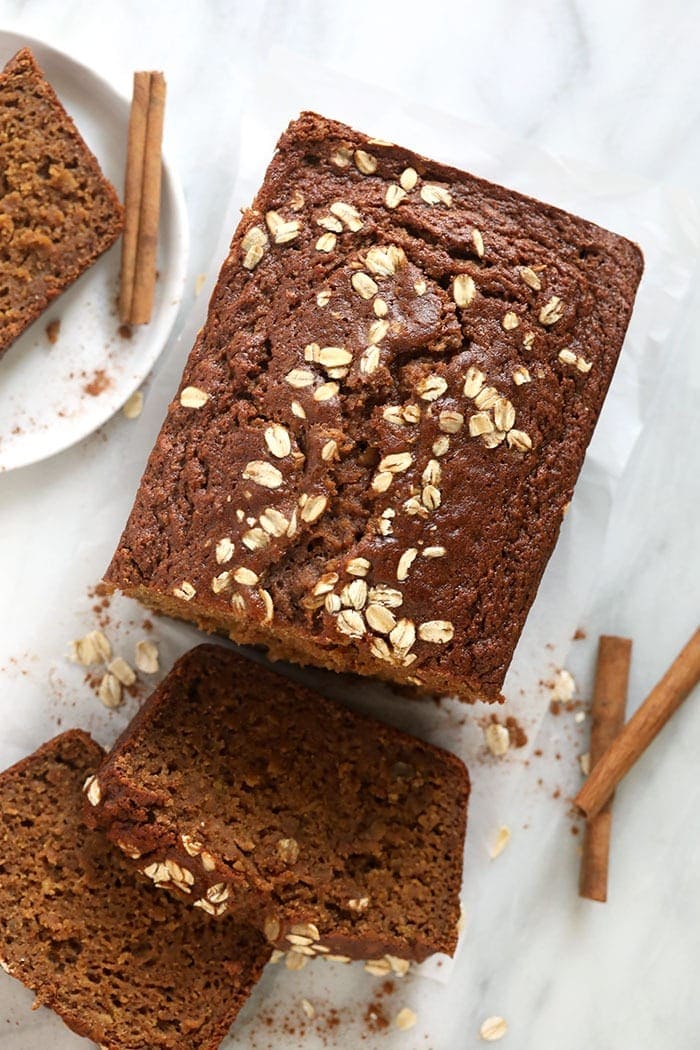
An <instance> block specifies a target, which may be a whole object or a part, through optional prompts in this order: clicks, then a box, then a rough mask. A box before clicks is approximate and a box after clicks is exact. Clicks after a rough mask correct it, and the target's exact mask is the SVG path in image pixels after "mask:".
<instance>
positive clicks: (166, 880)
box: [86, 645, 469, 961]
mask: <svg viewBox="0 0 700 1050" xmlns="http://www.w3.org/2000/svg"><path fill="white" fill-rule="evenodd" d="M468 796H469V778H468V775H467V771H466V769H465V767H464V765H463V763H462V762H461V761H460V759H459V758H457V757H456V756H455V755H453V754H451V753H450V752H448V751H443V750H442V749H441V748H438V747H434V746H433V745H432V744H428V743H425V742H424V741H422V740H416V739H415V738H414V737H411V736H408V735H407V734H406V733H402V732H400V731H399V730H398V729H394V728H392V727H391V726H388V725H384V724H382V723H380V722H377V721H375V720H374V719H371V718H367V717H363V716H361V715H359V714H356V713H354V712H353V711H350V710H348V709H347V708H345V707H343V706H342V705H341V704H337V703H334V702H332V701H330V700H327V699H325V698H324V697H322V696H320V695H319V694H317V693H315V692H312V691H311V690H309V689H305V688H303V687H302V686H300V685H297V684H296V683H294V682H291V681H289V680H288V679H286V678H282V677H281V676H280V675H277V674H274V673H273V672H271V671H269V670H266V669H265V668H263V667H261V666H260V665H258V664H254V663H251V661H249V660H246V659H244V658H242V657H241V656H239V655H238V654H236V653H234V652H232V651H230V650H228V649H224V648H222V647H220V646H214V645H202V646H199V647H198V648H197V649H194V650H192V651H191V652H190V653H188V654H187V655H185V656H184V657H182V659H181V660H180V661H179V662H178V663H177V664H176V665H175V667H174V668H173V670H172V671H171V673H170V674H169V675H168V676H167V678H166V679H165V680H164V681H163V682H162V683H161V685H160V686H159V688H158V689H157V690H156V692H155V693H154V694H153V695H152V696H151V697H150V699H149V700H148V701H147V702H146V704H145V705H144V706H143V707H142V708H141V711H140V713H139V714H138V715H137V716H136V718H135V720H134V721H133V722H132V724H131V725H130V726H129V728H128V729H127V730H126V731H125V733H124V734H123V735H122V737H121V738H120V740H119V741H118V742H117V744H116V746H115V748H114V750H113V751H112V752H111V754H110V755H109V756H108V757H107V760H106V761H105V763H104V765H103V766H102V767H101V768H100V770H99V771H98V773H97V777H96V779H95V780H94V781H92V782H91V784H90V785H89V790H88V792H87V799H88V803H89V804H88V805H86V810H87V812H88V820H90V819H93V820H97V821H98V822H99V823H101V824H102V825H103V826H105V827H107V828H108V829H109V830H108V834H109V836H110V838H112V840H113V841H115V842H117V843H119V844H120V845H121V846H122V848H123V849H124V850H125V851H126V852H127V853H128V854H131V855H138V856H137V859H136V860H135V863H136V864H137V865H138V867H139V868H140V870H141V871H143V872H144V873H145V874H146V875H148V876H149V877H150V878H152V879H153V881H154V882H155V883H156V884H157V885H159V886H164V887H167V888H169V889H171V890H174V891H175V892H176V893H177V894H178V895H179V896H181V897H184V898H185V899H186V900H188V901H190V903H191V904H193V905H194V906H195V907H198V908H200V909H202V910H204V911H206V912H208V913H209V914H211V915H212V916H220V915H224V914H226V913H228V914H231V913H233V914H234V915H236V916H238V917H242V918H244V919H245V920H247V921H251V922H253V923H254V924H255V925H257V926H259V927H260V928H262V929H263V930H264V931H265V933H266V935H267V937H268V938H269V940H270V942H271V943H273V944H274V945H275V946H276V947H277V948H279V949H284V950H287V951H292V952H297V953H301V954H304V955H307V956H311V955H316V954H323V955H328V954H331V955H340V956H345V957H350V958H356V959H378V958H380V957H382V956H385V955H390V956H393V957H396V958H399V959H401V960H404V961H406V960H416V961H421V960H423V959H425V958H426V956H428V955H431V954H433V953H435V952H446V953H449V954H451V953H452V952H453V951H454V948H455V946H456V943H457V925H458V921H459V912H460V909H459V891H460V886H461V881H462V858H463V849H464V835H465V827H466V812H467V801H468Z"/></svg>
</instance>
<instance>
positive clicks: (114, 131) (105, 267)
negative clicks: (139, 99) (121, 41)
mask: <svg viewBox="0 0 700 1050" xmlns="http://www.w3.org/2000/svg"><path fill="white" fill-rule="evenodd" d="M25 46H26V47H30V48H31V49H32V51H33V53H34V55H35V56H36V59H37V61H38V62H39V64H40V66H41V67H42V69H43V70H44V72H45V74H46V76H47V78H48V79H49V81H50V82H51V84H52V85H53V87H54V88H55V90H56V92H57V94H58V96H59V98H60V99H61V102H62V103H63V105H64V106H65V107H66V109H67V110H68V112H69V113H70V115H71V116H72V117H73V118H74V120H75V122H76V124H77V126H78V128H79V130H80V133H81V134H82V136H83V137H84V139H85V141H86V142H87V144H88V145H89V147H90V149H91V150H92V151H93V153H94V154H95V156H96V157H97V159H98V160H99V162H100V165H101V167H102V170H103V171H104V173H105V175H106V176H107V178H108V179H110V180H111V181H112V182H113V183H114V185H115V186H116V188H117V191H118V193H119V194H120V195H121V193H122V190H123V184H124V165H125V160H126V142H127V131H128V122H129V101H128V100H127V99H125V98H123V97H122V96H121V95H119V94H118V93H117V92H116V91H115V90H114V88H112V87H111V86H110V85H109V84H108V83H106V81H104V80H103V79H102V78H101V77H99V76H98V75H97V74H96V73H94V72H93V71H92V70H91V69H88V68H87V67H86V66H84V65H82V64H81V63H80V62H76V61H75V60H74V59H72V58H70V57H69V56H68V55H66V54H64V53H62V52H60V51H56V50H55V49H54V48H52V47H49V46H48V45H46V44H43V43H41V42H40V41H38V40H34V39H32V38H30V37H25V36H20V35H18V34H16V33H6V32H2V31H0V66H2V65H4V64H5V62H6V61H7V59H9V58H10V57H11V56H12V55H13V54H14V53H15V52H16V51H18V50H19V48H21V47H25ZM166 121H167V112H166ZM187 241H188V233H187V219H186V212H185V203H184V198H183V195H182V190H181V188H180V185H179V183H178V181H177V179H176V177H175V175H174V174H173V170H172V168H171V167H170V166H169V165H168V163H167V161H166V162H165V163H164V168H163V183H162V200H161V226H160V244H159V250H158V260H159V267H158V269H159V279H158V281H157V284H156V298H155V304H154V309H153V316H152V319H151V322H150V324H148V325H141V326H139V327H134V328H133V329H132V335H131V338H129V339H127V338H124V337H123V336H122V335H120V334H119V317H118V314H117V309H116V300H117V294H118V279H119V258H120V251H121V241H118V242H117V244H116V245H115V246H114V247H113V248H111V249H110V251H108V252H107V253H106V254H105V255H103V256H101V257H100V258H99V259H98V260H97V262H96V263H95V264H94V266H91V267H90V269H89V270H88V271H87V272H86V273H84V274H83V275H82V277H81V278H80V279H79V280H77V281H76V282H75V283H74V284H73V285H71V287H70V288H69V289H68V290H67V291H66V292H64V294H63V295H61V296H60V297H59V298H58V299H56V300H54V302H53V303H52V304H51V306H50V307H49V308H48V310H46V311H45V312H44V313H43V314H42V315H41V317H39V318H38V320H36V321H35V322H34V324H33V325H31V327H30V328H28V329H27V330H26V331H25V332H24V333H23V334H22V335H21V336H20V338H19V339H18V340H17V341H16V342H15V343H14V344H13V345H12V346H11V347H10V349H9V350H8V351H7V353H6V354H5V356H4V357H3V358H2V359H0V471H5V470H12V469H14V468H15V467H22V466H26V465H27V464H29V463H36V462H37V461H38V460H41V459H45V458H46V457H47V456H51V455H53V454H54V453H56V452H61V451H62V450H63V449H65V448H68V446H69V445H73V444H74V443H75V442H76V441H80V440H81V438H84V437H86V436H87V435H88V434H90V433H92V431H93V430H95V429H96V428H97V427H99V426H101V424H102V423H104V422H106V420H108V419H109V418H110V416H112V415H113V414H114V413H115V412H116V411H117V410H118V409H119V408H121V406H122V405H123V404H124V402H125V401H126V400H127V398H128V397H129V395H130V394H132V393H133V392H134V390H136V389H137V388H138V386H139V385H140V384H141V382H142V381H143V380H144V378H145V377H146V376H147V375H148V372H149V371H150V370H151V368H152V367H153V364H154V363H155V361H156V359H157V357H158V355H159V354H160V352H161V351H162V349H163V347H164V346H165V343H166V340H167V338H168V335H169V334H170V331H171V329H172V326H173V324H174V321H175V316H176V314H177V311H178V307H179V304H180V298H181V295H182V290H183V286H184V281H185V274H186V269H187V246H188V244H187ZM165 260H167V265H165ZM53 320H60V330H59V335H58V340H57V341H56V343H55V344H53V345H52V344H51V343H50V342H49V339H48V337H47V334H46V327H47V325H48V324H49V322H50V321H53Z"/></svg>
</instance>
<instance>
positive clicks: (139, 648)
mask: <svg viewBox="0 0 700 1050" xmlns="http://www.w3.org/2000/svg"><path fill="white" fill-rule="evenodd" d="M134 663H135V664H136V666H137V668H138V670H139V671H141V673H142V674H157V673H158V671H159V670H160V657H159V654H158V646H157V645H156V643H155V642H152V641H151V640H150V639H149V638H142V639H141V641H139V642H137V643H136V649H135V653H134Z"/></svg>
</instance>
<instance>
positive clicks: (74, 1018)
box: [0, 730, 270, 1050]
mask: <svg viewBox="0 0 700 1050" xmlns="http://www.w3.org/2000/svg"><path fill="white" fill-rule="evenodd" d="M102 756H103V752H102V749H101V748H100V747H98V745H97V744H96V743H94V741H92V740H91V739H90V737H89V736H87V735H86V734H85V733H82V732H79V731H76V730H73V731H70V732H68V733H64V734H63V735H62V736H59V737H57V738H56V739H55V740H52V741H51V742H50V743H48V744H45V745H44V746H43V747H41V748H39V750H38V751H37V752H35V754H33V755H30V756H29V757H28V758H25V759H24V760H23V761H21V762H19V763H18V764H17V765H16V766H14V767H13V768H12V769H9V770H7V771H6V772H5V773H3V774H0V959H1V960H2V966H3V969H4V970H6V971H7V972H8V973H10V974H12V976H13V977H16V978H18V980H20V981H22V983H23V984H25V985H27V987H29V988H31V989H32V990H33V991H34V992H36V997H37V1004H44V1005H46V1006H50V1007H51V1008H52V1009H53V1010H55V1011H56V1013H58V1014H60V1016H61V1017H62V1018H63V1020H64V1021H65V1023H66V1024H67V1025H68V1026H69V1027H70V1028H72V1029H73V1031H75V1032H78V1033H79V1034H80V1035H84V1036H87V1037H88V1038H90V1039H92V1040H94V1042H96V1043H99V1044H100V1046H101V1047H103V1048H105V1050H156V1048H157V1050H214V1048H215V1047H218V1046H219V1044H220V1042H221V1040H222V1039H223V1038H224V1036H225V1034H226V1032H227V1031H228V1029H229V1026H230V1025H231V1023H232V1021H233V1019H234V1018H235V1017H236V1015H237V1013H238V1011H239V1010H240V1008H241V1007H242V1005H243V1003H244V1002H245V1001H246V999H247V998H248V995H249V994H250V992H251V990H252V988H253V986H254V984H255V982H256V981H257V980H258V978H259V976H260V973H261V971H262V968H263V966H264V965H265V963H266V962H267V960H268V958H269V956H270V949H269V947H267V946H266V945H265V943H264V941H263V939H262V938H261V937H260V935H259V934H257V933H256V932H255V931H254V930H252V929H251V928H250V927H247V926H238V925H236V924H235V923H234V922H233V921H230V922H227V923H216V922H211V921H210V920H209V918H208V917H207V916H206V915H203V914H202V913H201V912H197V911H194V910H193V909H191V908H182V907H181V906H180V905H179V904H178V902H177V901H175V900H174V899H173V898H172V897H170V896H169V895H168V894H164V893H161V894H156V893H154V892H153V889H152V887H151V886H150V885H149V884H148V883H146V882H145V881H142V880H141V877H140V876H139V875H137V874H136V873H135V872H134V870H133V868H131V867H130V866H129V864H128V863H127V862H126V861H125V860H124V859H123V858H122V856H121V854H120V853H119V851H118V850H114V849H112V848H111V847H110V845H109V843H108V842H107V841H106V839H105V838H104V836H103V834H102V833H101V832H100V831H96V830H89V829H88V828H86V827H85V824H84V823H83V820H82V815H81V814H82V804H81V789H82V786H83V784H84V782H85V779H86V778H87V777H88V776H90V775H91V774H92V773H93V772H94V770H95V769H96V767H97V765H98V764H99V762H100V759H101V758H102Z"/></svg>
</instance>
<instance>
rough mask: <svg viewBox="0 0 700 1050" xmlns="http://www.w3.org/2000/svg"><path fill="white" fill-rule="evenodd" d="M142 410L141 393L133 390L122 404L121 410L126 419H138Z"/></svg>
mask: <svg viewBox="0 0 700 1050" xmlns="http://www.w3.org/2000/svg"><path fill="white" fill-rule="evenodd" d="M142 411H143V394H142V393H141V391H140V390H135V391H134V393H133V394H132V395H131V397H129V398H127V400H126V401H125V402H124V404H123V406H122V412H123V414H124V416H125V417H126V418H127V419H138V417H139V416H140V415H141V413H142Z"/></svg>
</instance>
